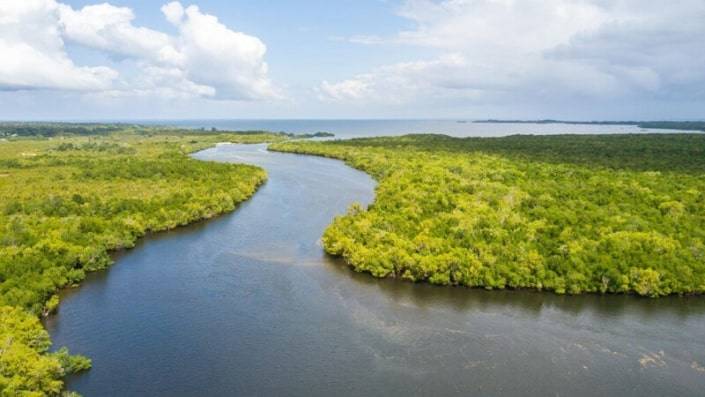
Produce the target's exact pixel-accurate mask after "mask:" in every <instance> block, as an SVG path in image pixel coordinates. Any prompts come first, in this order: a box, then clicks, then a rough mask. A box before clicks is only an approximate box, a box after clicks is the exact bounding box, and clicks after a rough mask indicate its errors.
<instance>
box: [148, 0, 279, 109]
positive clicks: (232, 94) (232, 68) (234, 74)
mask: <svg viewBox="0 0 705 397" xmlns="http://www.w3.org/2000/svg"><path fill="white" fill-rule="evenodd" d="M181 8H182V7H181V5H180V4H179V3H176V2H174V3H170V4H168V5H167V6H165V7H163V8H162V11H163V12H164V14H165V16H166V17H167V19H169V20H170V21H171V22H172V23H174V24H175V25H176V27H177V28H178V29H179V38H178V47H177V48H178V50H179V52H180V53H181V54H182V55H183V59H184V60H183V65H184V69H185V70H186V72H187V75H188V76H189V78H191V79H192V80H193V81H194V82H197V83H199V84H205V85H209V86H213V87H215V89H216V91H217V95H218V96H221V97H225V98H230V99H252V98H276V97H278V96H279V93H278V92H277V90H276V89H275V88H274V87H273V86H272V84H271V82H270V80H269V78H268V77H267V69H268V67H267V63H266V62H264V55H265V53H266V52H267V47H266V46H265V45H264V43H262V41H261V40H260V39H258V38H257V37H254V36H249V35H247V34H244V33H241V32H236V31H233V30H230V29H228V28H227V27H226V26H225V25H223V24H222V23H220V22H219V21H218V19H217V18H216V17H215V16H213V15H208V14H204V13H202V12H201V11H200V10H199V8H198V7H196V6H189V7H187V8H186V9H185V11H183V12H182V10H181ZM182 14H183V15H182Z"/></svg>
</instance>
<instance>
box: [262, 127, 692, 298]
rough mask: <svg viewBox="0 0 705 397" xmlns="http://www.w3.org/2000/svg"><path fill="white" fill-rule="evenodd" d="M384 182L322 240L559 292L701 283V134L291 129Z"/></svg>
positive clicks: (364, 257) (662, 291) (381, 272)
mask: <svg viewBox="0 0 705 397" xmlns="http://www.w3.org/2000/svg"><path fill="white" fill-rule="evenodd" d="M271 149H273V150H279V151H287V152H296V153H309V154H316V155H322V156H328V157H333V158H339V159H343V160H345V161H347V162H348V163H349V164H351V165H352V166H354V167H356V168H359V169H361V170H364V171H367V172H368V173H370V174H371V175H373V176H374V177H375V178H376V179H377V180H378V181H379V185H378V187H377V191H376V199H375V202H374V203H373V204H372V205H371V206H370V207H369V208H368V209H367V210H365V209H363V208H361V207H360V206H359V205H355V206H353V207H351V208H350V210H349V212H348V213H347V215H345V216H342V217H338V218H336V219H335V220H334V221H333V223H332V224H331V225H330V226H329V228H328V229H327V230H326V232H325V234H324V236H323V243H324V247H325V249H326V251H327V252H329V253H330V254H333V255H340V256H342V257H343V258H344V259H345V260H346V261H347V263H348V264H349V265H350V266H351V267H353V268H354V269H355V270H357V271H363V272H369V273H371V274H372V275H375V276H378V277H399V278H403V279H407V280H412V281H421V280H425V281H428V282H431V283H434V284H442V285H447V284H452V285H464V286H470V287H484V288H487V289H493V288H533V289H539V290H540V289H546V290H552V291H555V292H557V293H571V294H577V293H582V292H602V293H605V292H610V293H636V294H639V295H646V296H654V297H655V296H661V295H667V294H690V293H703V292H705V135H697V134H678V135H675V134H668V135H657V134H650V135H601V136H572V135H565V136H512V137H506V138H465V139H459V138H450V137H447V136H442V135H411V136H404V137H395V138H369V139H354V140H349V141H328V142H283V143H278V144H275V145H272V146H271Z"/></svg>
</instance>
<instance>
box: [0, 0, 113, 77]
mask: <svg viewBox="0 0 705 397" xmlns="http://www.w3.org/2000/svg"><path fill="white" fill-rule="evenodd" d="M58 15H59V9H58V5H57V4H56V3H54V2H53V1H45V0H25V1H11V0H2V1H0V54H2V58H3V60H2V61H1V62H0V89H3V90H20V89H66V90H99V89H105V88H108V87H110V85H111V83H112V81H113V80H114V79H115V78H116V77H117V72H115V71H114V70H112V69H110V68H108V67H100V66H98V67H85V66H84V67H81V66H77V65H75V64H74V63H73V62H72V60H71V59H70V58H69V56H68V55H67V53H66V51H65V49H64V43H63V40H62V35H61V31H60V29H59V26H58V23H57V21H58Z"/></svg>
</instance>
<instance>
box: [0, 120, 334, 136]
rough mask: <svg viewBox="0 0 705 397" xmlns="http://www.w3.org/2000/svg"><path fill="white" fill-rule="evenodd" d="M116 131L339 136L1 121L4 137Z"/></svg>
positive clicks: (124, 132)
mask: <svg viewBox="0 0 705 397" xmlns="http://www.w3.org/2000/svg"><path fill="white" fill-rule="evenodd" d="M113 133H120V134H128V133H131V134H136V135H142V136H173V135H184V134H186V135H221V134H227V135H244V136H263V135H267V136H270V137H276V138H278V140H283V139H287V138H296V139H306V138H328V137H333V136H335V135H334V134H332V133H330V132H325V131H319V132H314V133H304V134H296V133H291V132H285V131H280V132H272V131H264V130H244V131H228V130H219V129H217V128H215V127H211V128H193V129H188V128H179V127H172V126H168V125H153V126H146V125H139V124H127V123H114V124H102V123H62V122H0V137H6V138H7V137H58V136H93V135H98V136H100V135H102V136H106V135H109V134H113Z"/></svg>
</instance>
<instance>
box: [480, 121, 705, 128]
mask: <svg viewBox="0 0 705 397" xmlns="http://www.w3.org/2000/svg"><path fill="white" fill-rule="evenodd" d="M475 123H495V124H496V123H511V124H587V125H635V126H637V127H639V128H644V129H659V130H680V131H705V121H566V120H551V119H545V120H493V119H490V120H477V121H475Z"/></svg>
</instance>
